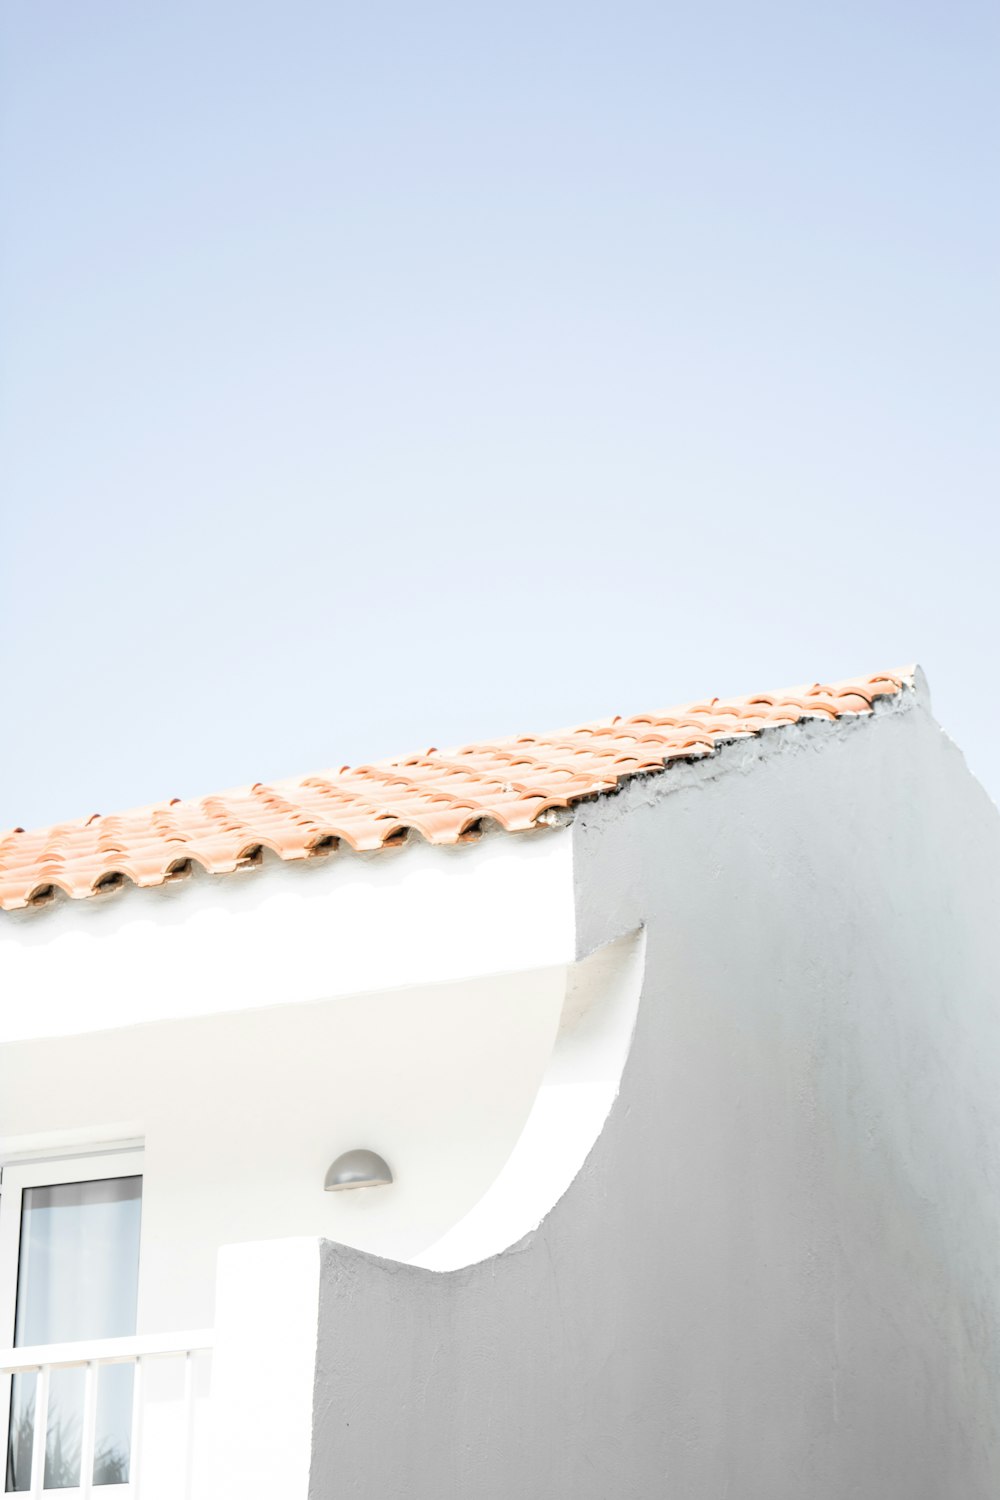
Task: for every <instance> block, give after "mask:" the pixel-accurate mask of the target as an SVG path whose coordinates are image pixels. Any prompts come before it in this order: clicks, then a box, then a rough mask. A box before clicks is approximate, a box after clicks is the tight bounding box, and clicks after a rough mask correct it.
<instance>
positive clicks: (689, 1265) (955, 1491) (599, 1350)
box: [310, 700, 1000, 1500]
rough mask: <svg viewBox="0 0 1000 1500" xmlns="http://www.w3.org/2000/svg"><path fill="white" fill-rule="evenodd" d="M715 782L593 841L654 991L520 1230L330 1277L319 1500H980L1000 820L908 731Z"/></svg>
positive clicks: (620, 814)
mask: <svg viewBox="0 0 1000 1500" xmlns="http://www.w3.org/2000/svg"><path fill="white" fill-rule="evenodd" d="M736 749H737V747H734V752H735V751H736ZM729 767H730V769H729V770H728V771H727V770H726V769H725V768H724V767H723V766H721V765H716V767H715V768H714V770H712V771H711V774H708V775H704V776H701V777H699V776H698V775H697V774H696V773H697V772H698V771H699V770H701V769H704V770H705V771H706V772H707V771H709V770H710V768H709V767H707V766H706V767H704V768H692V775H691V777H690V779H689V780H688V781H687V783H686V784H685V785H683V786H676V787H675V788H674V789H673V790H671V791H669V792H666V793H664V792H663V790H662V789H661V788H660V787H658V786H657V785H656V784H655V783H647V784H645V785H643V784H638V783H637V784H635V785H634V786H633V787H631V788H630V789H629V790H628V791H627V792H626V793H624V794H623V795H621V796H619V797H617V798H614V799H610V800H608V801H606V802H604V803H598V804H595V805H594V806H593V807H592V808H590V809H587V810H586V811H585V815H584V817H582V818H580V819H579V820H578V825H577V828H576V830H575V836H576V837H577V838H578V840H579V845H578V894H579V899H580V902H581V907H585V906H586V903H588V902H591V903H597V905H599V904H600V901H601V895H600V893H601V891H602V889H603V890H605V891H607V890H608V889H609V888H612V887H613V888H614V889H619V888H628V889H630V890H632V891H637V892H639V893H640V895H639V899H641V901H642V903H643V906H644V910H643V912H642V913H641V915H642V916H643V917H644V918H645V920H646V922H647V924H648V962H647V971H646V978H645V987H644V993H643V999H642V1003H641V1006H640V1012H639V1020H638V1025H637V1031H636V1036H635V1040H634V1045H633V1048H632V1052H631V1056H630V1060H629V1063H628V1065H627V1067H626V1073H625V1077H624V1080H623V1085H622V1090H621V1093H620V1095H619V1098H618V1101H617V1103H616V1105H615V1107H614V1109H613V1111H612V1114H611V1117H610V1119H609V1121H608V1124H607V1126H606V1128H605V1130H604V1133H603V1134H602V1136H601V1138H600V1139H599V1141H598V1143H597V1145H596V1146H595V1148H594V1150H593V1152H592V1153H591V1155H590V1157H589V1158H588V1160H587V1162H586V1165H585V1166H584V1168H583V1170H582V1172H581V1174H580V1175H579V1177H578V1178H577V1179H576V1181H575V1182H574V1183H573V1185H572V1187H571V1188H570V1190H569V1191H568V1192H567V1193H566V1195H565V1196H564V1197H563V1199H562V1200H561V1201H560V1202H559V1203H558V1205H557V1206H556V1207H555V1209H554V1210H553V1211H552V1212H551V1213H550V1215H549V1216H548V1218H547V1219H546V1220H545V1221H544V1222H543V1224H542V1225H541V1226H540V1228H539V1229H538V1230H536V1231H535V1233H534V1234H533V1235H531V1236H529V1238H528V1239H527V1240H525V1241H522V1242H521V1243H520V1244H519V1245H517V1246H516V1247H514V1248H512V1249H511V1250H510V1251H508V1252H506V1253H505V1254H503V1255H501V1256H499V1257H498V1258H496V1259H494V1260H491V1261H487V1262H485V1263H483V1264H481V1265H477V1266H474V1267H471V1268H468V1269H466V1270H463V1271H458V1272H452V1273H449V1274H446V1275H436V1274H434V1273H431V1272H427V1271H423V1270H419V1269H416V1268H414V1267H409V1266H405V1265H399V1264H395V1263H390V1262H387V1261H379V1260H376V1259H373V1258H372V1257H370V1256H367V1255H365V1254H364V1253H363V1252H360V1251H355V1250H347V1249H344V1248H342V1247H340V1246H337V1245H333V1244H329V1243H327V1244H325V1245H324V1247H323V1268H322V1276H321V1292H320V1297H321V1305H320V1339H319V1355H318V1361H319V1362H318V1367H317V1377H316V1427H315V1434H314V1451H313V1461H312V1478H311V1485H310V1494H311V1496H313V1497H315V1500H320V1497H323V1500H326V1497H332V1496H334V1495H335V1496H337V1497H345V1500H346V1497H348V1496H350V1497H365V1500H376V1497H377V1500H404V1497H405V1500H414V1497H420V1500H513V1497H518V1500H554V1497H559V1500H570V1497H572V1500H653V1497H659V1496H676V1497H679V1500H680V1497H683V1500H722V1497H725V1496H730V1497H733V1500H785V1497H787V1500H805V1497H808V1500H847V1497H859V1500H869V1497H870V1500H987V1497H988V1496H989V1497H993V1496H995V1495H996V1493H997V1492H998V1486H1000V1378H998V1353H1000V1350H998V1336H997V1329H998V1317H997V1314H998V1299H1000V1160H998V1148H1000V1108H998V1102H997V1100H998V1096H1000V1090H998V1089H997V1078H998V1076H1000V1020H998V1015H1000V1006H998V994H997V955H996V945H995V937H994V934H995V931H996V920H997V913H998V911H1000V822H998V819H997V816H996V812H995V810H994V809H993V808H992V806H991V805H990V803H989V802H988V800H987V799H986V797H985V795H984V793H983V792H982V791H981V790H980V788H979V787H978V786H977V784H976V783H975V782H974V781H973V780H972V778H971V777H970V776H969V775H968V773H967V772H966V771H965V768H964V765H963V763H962V761H961V757H960V756H959V754H958V752H957V751H956V750H955V749H954V747H953V746H952V745H951V744H950V743H949V742H948V741H947V740H946V739H945V737H944V736H943V735H942V734H941V732H940V730H939V729H938V728H937V726H936V725H935V724H934V722H933V721H932V720H931V719H930V717H929V714H928V713H927V712H926V710H925V708H924V707H923V706H921V704H920V703H919V702H915V701H914V700H911V702H910V705H909V706H907V707H905V709H898V710H892V711H885V712H882V713H880V714H879V715H878V716H877V718H876V719H875V721H874V722H872V721H869V722H868V723H866V724H863V725H854V726H851V727H846V726H845V728H844V729H843V731H842V732H839V733H838V734H837V735H836V736H834V735H831V734H829V733H828V734H827V735H825V736H824V737H823V739H822V742H820V741H818V740H817V738H816V737H815V736H814V735H812V734H811V733H810V732H809V731H808V730H804V731H802V732H801V733H799V732H798V731H796V732H795V734H794V735H785V736H782V737H781V744H780V747H778V748H777V749H774V748H773V747H772V748H764V749H761V748H760V747H757V748H755V749H753V750H748V751H747V752H746V753H745V755H743V758H742V760H741V759H740V755H739V754H738V753H734V757H732V758H731V759H730V761H729ZM583 915H584V918H585V917H586V913H585V912H584V913H583Z"/></svg>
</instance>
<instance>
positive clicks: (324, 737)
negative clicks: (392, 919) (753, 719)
mask: <svg viewBox="0 0 1000 1500" xmlns="http://www.w3.org/2000/svg"><path fill="white" fill-rule="evenodd" d="M998 18H1000V12H998V10H997V7H996V6H995V4H993V3H992V0H991V3H989V4H987V3H982V4H980V3H969V0H948V3H944V0H942V3H935V4H932V3H926V0H898V3H887V0H843V3H840V4H837V5H820V4H809V3H803V0H799V3H794V4H793V3H784V4H781V3H761V4H751V3H736V0H717V3H701V4H693V3H688V4H674V3H670V0H658V3H650V4H638V3H629V0H618V3H616V4H614V5H610V4H604V5H594V4H586V3H581V0H574V3H572V4H570V3H567V4H563V5H559V4H551V3H546V0H532V3H530V4H524V3H518V0H504V4H502V5H499V4H498V5H493V6H489V5H477V4H469V3H468V0H465V3H461V4H459V3H454V4H435V3H433V0H429V3H424V4H421V5H414V4H412V3H398V0H396V3H392V0H387V3H383V4H377V5H352V6H346V5H339V4H335V3H330V0H327V3H319V0H281V3H280V4H279V3H277V0H272V3H269V4H261V3H255V0H238V3H237V0H232V3H231V0H197V3H191V0H169V3H168V0H161V3H159V4H152V3H136V0H86V3H81V0H7V3H6V4H5V5H4V6H3V7H2V9H0V225H2V234H0V329H2V348H0V467H2V475H0V479H2V490H0V497H2V498H0V504H2V512H0V527H2V533H0V544H2V545H0V601H2V602H0V609H2V616H3V618H2V629H0V643H2V646H0V649H2V670H3V681H4V703H5V714H4V719H5V733H4V735H3V739H2V775H0V803H2V805H0V823H13V822H21V823H26V824H34V823H39V822H47V821H50V820H53V819H56V818H61V817H70V816H76V815H78V814H87V813H90V812H94V811H103V812H108V811H112V810H114V809H115V808H117V807H124V806H128V805H130V804H132V803H135V802H142V801H146V800H152V799H156V798H159V797H162V796H167V795H181V796H191V795H196V794H198V793H201V792H208V791H212V790H216V789H219V788H221V787H225V786H228V785H231V784H234V783H238V782H242V781H253V780H257V779H267V778H270V777H275V776H281V775H287V774H293V773H295V772H298V771H308V770H311V769H316V768H318V767H321V766H325V765H330V764H340V763H343V762H345V761H358V760H361V759H369V758H373V757H378V756H383V755H387V754H392V753H395V752H401V751H405V750H408V749H411V748H419V747H422V746H425V745H427V744H432V743H433V744H437V745H443V744H448V743H451V742H454V741H459V740H463V739H470V738H474V737H477V736H482V735H496V734H506V733H512V732H515V731H518V730H522V729H542V728H551V727H554V726H556V725H559V724H562V723H567V722H572V721H576V720H580V719H583V718H588V717H593V716H598V715H602V714H605V713H609V712H613V711H622V712H627V711H636V710H641V709H648V708H651V707H656V706H663V705H667V704H670V703H672V702H676V701H679V700H683V699H684V698H686V697H689V696H697V695H706V694H708V695H710V694H712V693H720V694H722V693H726V692H743V691H748V690H751V689H755V688H763V687H770V686H782V685H785V684H788V683H792V682H796V681H801V680H802V679H809V680H813V679H815V678H818V677H827V676H831V675H832V676H839V675H845V674H850V673H854V672H860V671H867V670H874V669H880V668H883V667H887V666H892V665H895V664H898V663H900V662H905V661H907V660H909V659H911V658H913V657H918V658H919V659H920V660H921V661H922V662H923V663H924V665H925V667H926V669H927V671H928V673H929V675H930V679H931V686H932V689H933V690H934V695H935V705H936V708H937V710H938V713H939V716H940V717H941V719H942V720H943V722H944V723H945V725H946V726H947V727H948V729H949V730H950V731H951V732H952V733H953V734H954V735H955V737H956V738H957V739H958V740H959V741H960V743H961V744H962V745H963V746H964V748H965V749H966V752H967V754H968V756H969V759H970V762H971V764H972V765H973V767H974V769H976V770H977V771H978V773H979V774H980V775H981V777H982V778H983V779H984V781H985V782H986V784H987V785H988V786H989V787H990V789H991V790H992V792H993V794H994V796H996V795H998V794H1000V749H998V745H1000V702H998V700H1000V694H998V692H997V689H996V686H995V682H994V677H995V673H996V664H995V650H996V642H997V629H996V620H997V595H998V589H997V583H996V579H997V572H998V564H1000V547H998V542H1000V522H998V515H997V501H998V476H1000V462H998V442H997V431H996V416H997V404H998V394H1000V378H998V349H1000V340H998V333H1000V327H998V323H1000V319H998V316H997V313H998V296H997V292H998V267H1000V232H998V231H1000V199H998V189H997V175H998V174H997V166H998V144H1000V142H998V136H1000V128H998V127H1000V106H998V102H997V101H998V98H1000V66H998V64H1000V47H998V29H1000V21H998Z"/></svg>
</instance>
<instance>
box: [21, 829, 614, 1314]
mask: <svg viewBox="0 0 1000 1500" xmlns="http://www.w3.org/2000/svg"><path fill="white" fill-rule="evenodd" d="M571 854H572V850H571V843H570V834H569V830H568V829H546V830H543V831H541V832H540V833H539V834H538V835H537V836H534V835H530V836H527V837H522V838H517V839H511V838H505V837H493V838H489V837H488V838H485V839H484V840H482V842H481V843H479V844H476V845H471V846H463V847H461V848H458V849H440V848H431V847H429V846H426V845H423V844H416V845H413V846H409V847H406V848H404V849H402V850H399V851H393V852H391V853H389V854H388V855H386V856H380V857H379V858H377V859H368V858H358V857H353V856H351V855H344V856H334V857H333V858H331V859H330V860H328V861H323V862H317V863H316V864H306V865H299V866H291V867H286V866H283V865H280V864H274V865H270V866H267V867H265V868H264V869H263V870H260V871H255V872H250V873H248V874H247V875H245V876H233V877H228V876H227V877H221V878H219V879H215V880H213V879H210V878H207V877H206V878H201V879H195V880H192V881H190V882H187V883H185V884H184V885H181V886H178V887H175V888H167V889H157V890H152V891H128V892H126V893H124V894H123V895H122V897H121V898H118V897H113V898H111V899H110V900H108V901H95V902H80V903H69V902H67V903H64V904H62V905H61V906H60V907H58V908H56V909H48V908H47V909H44V910H42V911H40V912H27V913H24V914H22V915H19V916H15V917H13V918H12V919H10V920H3V919H0V1161H2V1160H4V1159H6V1160H15V1159H18V1158H23V1157H24V1156H25V1155H28V1156H32V1155H39V1154H43V1155H50V1156H53V1157H58V1156H59V1155H60V1154H61V1153H65V1152H66V1151H68V1150H80V1149H93V1148H97V1147H100V1146H102V1145H107V1144H109V1143H116V1142H121V1141H123V1140H128V1141H138V1142H141V1143H142V1144H143V1146H144V1149H145V1171H144V1188H143V1225H142V1248H141V1267H140V1292H139V1329H140V1331H141V1332H150V1333H153V1332H162V1331H168V1330H172V1329H178V1328H192V1327H199V1326H206V1325H209V1324H211V1322H212V1318H213V1302H214V1293H215V1282H216V1255H217V1252H218V1250H219V1248H220V1247H221V1246H222V1245H224V1244H226V1243H230V1242H239V1241H243V1240H256V1239H259V1238H262V1237H271V1236H274V1237H281V1236H291V1235H303V1234H305V1235H327V1236H331V1237H334V1238H336V1239H338V1240H343V1241H345V1242H347V1243H349V1244H356V1245H359V1246H365V1247H368V1248H370V1249H373V1250H377V1251H378V1252H380V1253H382V1254H389V1255H395V1256H400V1257H402V1258H406V1259H408V1258H410V1257H412V1256H415V1255H418V1254H419V1253H420V1252H421V1251H423V1250H424V1249H425V1248H426V1247H427V1246H428V1245H430V1244H432V1243H433V1242H435V1241H437V1240H438V1239H440V1237H441V1236H442V1234H444V1233H445V1232H446V1231H447V1230H448V1229H449V1228H450V1227H451V1226H452V1225H453V1224H454V1223H455V1222H456V1221H457V1220H460V1219H462V1218H463V1217H464V1216H465V1215H466V1213H467V1212H468V1211H469V1210H470V1209H471V1208H472V1207H473V1205H474V1204H475V1203H476V1202H477V1201H478V1199H479V1198H480V1197H481V1196H482V1194H483V1193H484V1191H485V1190H486V1188H487V1187H488V1186H489V1184H490V1182H491V1181H492V1180H493V1179H494V1178H495V1177H496V1175H497V1174H498V1172H499V1171H500V1168H501V1167H502V1165H503V1163H504V1161H505V1159H506V1158H507V1156H508V1155H509V1153H510V1151H511V1149H512V1148H513V1146H514V1143H515V1142H516V1140H517V1138H518V1135H519V1132H520V1130H521V1128H522V1126H523V1124H524V1122H525V1119H526V1118H527V1116H528V1114H529V1112H530V1111H531V1108H532V1105H533V1103H534V1101H535V1098H536V1095H537V1091H538V1089H539V1084H540V1081H541V1079H542V1077H543V1075H544V1072H545V1069H546V1067H547V1065H548V1061H549V1058H550V1054H551V1052H552V1048H553V1044H554V1041H555V1038H556V1035H557V1030H558V1026H559V1020H560V1015H561V1013H562V1008H563V999H564V994H565V989H566V984H567V964H568V962H569V960H571V959H572V957H573V952H574V898H573V878H572V858H571ZM609 1102H610V1101H609ZM359 1145H360V1146H368V1147H371V1148H373V1149H376V1150H378V1151H380V1152H381V1153H382V1154H383V1155H384V1156H385V1157H386V1158H387V1160H388V1161H389V1162H390V1164H391V1166H392V1169H393V1171H394V1172H395V1174H396V1179H397V1180H396V1184H395V1185H394V1186H393V1188H392V1189H391V1190H387V1191H384V1192H381V1193H362V1194H356V1193H355V1194H330V1193H325V1192H324V1191H323V1178H324V1174H325V1172H326V1169H327V1167H328V1166H329V1164H330V1162H331V1161H332V1160H333V1159H334V1157H336V1156H337V1155H338V1154H339V1153H340V1152H341V1151H343V1150H345V1149H349V1148H351V1147H353V1146H359Z"/></svg>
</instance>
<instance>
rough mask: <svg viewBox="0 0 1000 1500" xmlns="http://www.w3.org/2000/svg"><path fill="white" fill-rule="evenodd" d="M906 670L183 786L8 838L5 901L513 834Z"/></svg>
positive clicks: (886, 693) (20, 903)
mask: <svg viewBox="0 0 1000 1500" xmlns="http://www.w3.org/2000/svg"><path fill="white" fill-rule="evenodd" d="M908 682H909V679H908V677H907V675H906V674H905V673H902V674H901V673H886V674H883V675H881V676H876V677H863V678H854V679H851V680H849V681H846V682H838V683H832V684H825V685H824V684H819V683H816V684H814V685H813V686H812V687H808V688H797V689H793V690H791V691H789V692H784V693H773V694H772V693H759V694H756V695H755V696H753V697H746V698H728V699H725V700H720V699H718V698H712V699H710V700H707V701H706V702H703V703H691V704H687V705H685V706H684V707H681V708H675V709H670V710H668V711H666V712H664V713H659V714H635V715H633V716H632V717H631V718H622V717H620V716H616V717H614V718H611V719H605V720H601V721H598V722H596V723H592V724H580V725H578V726H577V727H576V728H574V729H567V730H560V731H558V732H556V733H554V734H550V735H532V734H527V735H519V736H517V737H516V738H513V739H509V740H500V741H496V742H488V743H484V744H476V745H466V746H464V747H462V748H460V749H457V750H451V751H448V752H445V753H440V752H438V751H437V750H436V749H433V748H431V749H428V750H426V751H424V752H423V753H421V754H417V755H408V756H403V757H401V758H399V759H397V760H392V761H387V762H385V763H383V764H380V765H374V766H358V767H355V768H353V769H352V768H350V767H347V766H342V767H340V768H339V770H332V771H326V772H323V773H321V774H318V775H313V776H303V777H300V778H297V779H293V780H289V781H281V782H276V783H274V784H272V785H265V784H263V783H261V782H257V783H255V784H254V785H253V786H251V787H242V788H238V789H237V790H235V791H229V792H222V793H219V794H218V795H215V796H210V797H203V798H201V799H199V800H196V801H191V802H181V801H179V800H178V799H177V798H176V797H175V798H171V799H170V800H169V801H167V802H161V803H157V804H155V805H154V806H151V807H141V808H137V809H135V810H133V811H131V812H124V813H115V814H111V815H109V816H107V817H102V816H100V815H98V814H96V813H95V814H93V815H91V816H90V817H88V818H84V819H81V820H79V821H77V822H71V823H59V824H55V825H53V826H52V827H50V828H42V829H38V830H36V831H34V832H30V833H29V832H25V831H24V830H23V829H21V828H16V829H13V830H11V831H10V832H9V833H7V834H5V835H3V836H2V837H0V908H3V909H4V910H7V911H13V910H17V909H18V908H22V907H26V906H37V905H45V904H47V903H48V902H49V901H50V900H51V899H52V898H53V897H54V896H55V895H56V894H57V893H58V892H62V893H64V894H65V895H67V896H69V897H71V898H73V899H74V900H78V899H81V898H85V897H91V896H98V895H101V894H102V893H105V892H107V891H110V890H115V889H119V888H121V887H122V886H123V885H125V884H127V883H128V882H131V883H132V884H134V885H137V886H154V885H162V884H164V883H168V882H171V881H174V880H177V879H180V878H183V877H184V876H185V875H187V874H189V873H191V871H192V869H193V868H194V867H196V866H197V867H200V868H201V869H203V870H205V871H207V872H209V873H211V874H214V875H221V874H228V873H230V872H232V871H235V870H237V869H239V868H242V867H246V866H249V865H253V864H257V863H259V862H260V860H261V858H262V850H264V849H267V850H270V851H271V852H272V853H273V854H274V855H276V856H277V857H278V858H279V859H283V860H299V859H311V858H317V857H321V856H322V855H324V854H328V853H329V852H330V851H331V850H333V849H335V848H337V847H338V846H339V845H340V844H341V843H343V844H347V845H349V846H350V848H352V849H354V850H357V851H359V852H364V851H372V850H378V849H384V848H386V847H388V846H391V845H392V844H394V843H400V842H402V841H403V839H405V838H406V837H407V836H408V835H409V834H411V833H416V834H418V835H419V836H420V837H422V838H424V839H425V840H426V841H427V842H428V843H432V844H456V843H459V842H461V841H463V840H466V839H468V838H470V837H475V836H476V835H477V834H478V833H480V832H481V831H482V830H483V829H484V828H485V827H488V826H490V825H493V826H496V827H498V828H500V829H504V830H506V831H507V832H510V833H519V832H523V831H526V830H528V829H531V828H534V827H537V826H538V825H539V822H540V820H541V821H543V822H544V820H545V815H546V814H548V813H551V811H552V810H553V809H560V808H567V807H571V806H573V804H574V803H577V802H579V801H581V800H582V799H583V798H588V797H595V796H600V795H601V794H602V793H606V792H610V791H613V790H614V789H615V788H616V787H617V786H618V784H619V783H620V782H621V781H623V780H626V779H627V778H629V777H632V776H637V775H642V774H651V773H655V772H660V771H663V770H664V769H666V767H668V766H669V765H670V764H671V762H673V761H683V760H691V759H695V758H698V757H700V756H704V755H710V754H713V753H714V752H715V751H716V750H718V749H719V747H720V746H721V745H723V744H725V743H727V742H728V741H731V740H734V739H738V738H741V737H746V736H752V735H759V734H760V733H762V731H764V730H765V729H771V728H774V727H777V726H781V725H789V724H796V723H798V722H800V721H801V720H803V719H810V718H815V719H819V720H824V721H827V722H830V721H833V720H836V719H840V718H843V717H845V716H847V715H858V714H869V713H871V711H872V705H873V704H874V703H875V701H876V700H877V699H879V698H886V697H893V696H895V695H897V694H899V693H900V692H901V691H902V690H903V688H904V687H905V686H907V684H908Z"/></svg>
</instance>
